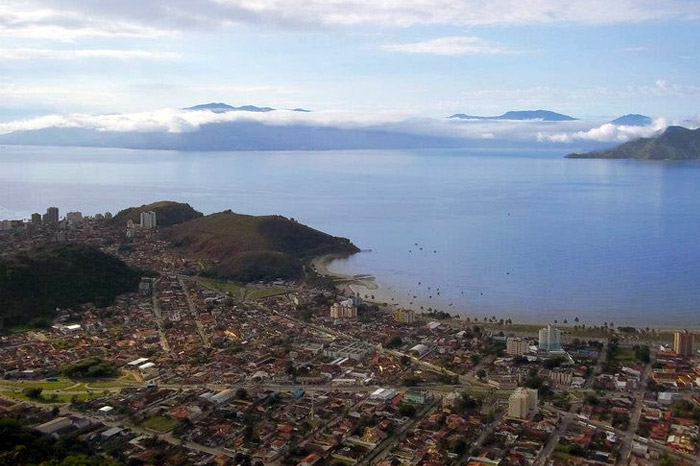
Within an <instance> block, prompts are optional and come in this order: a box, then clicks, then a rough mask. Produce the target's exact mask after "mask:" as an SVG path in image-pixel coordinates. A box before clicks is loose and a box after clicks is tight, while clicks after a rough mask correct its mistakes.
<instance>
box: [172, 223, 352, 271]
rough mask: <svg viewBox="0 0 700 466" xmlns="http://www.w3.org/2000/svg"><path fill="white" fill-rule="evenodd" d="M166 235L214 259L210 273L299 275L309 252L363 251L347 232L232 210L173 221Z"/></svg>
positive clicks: (188, 249)
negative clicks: (339, 234) (343, 235)
mask: <svg viewBox="0 0 700 466" xmlns="http://www.w3.org/2000/svg"><path fill="white" fill-rule="evenodd" d="M163 235H164V237H165V238H166V239H168V240H169V241H171V242H172V243H173V244H174V245H175V246H177V247H180V248H182V249H183V250H184V251H185V252H186V253H188V254H190V255H192V256H195V257H198V258H202V259H207V260H209V261H211V262H212V263H213V266H212V267H211V268H210V269H209V270H207V271H206V272H207V273H208V274H210V275H214V276H219V277H225V278H230V279H233V280H238V281H246V282H247V281H257V280H269V279H275V278H283V279H295V278H299V277H300V276H301V274H302V271H303V267H302V261H303V260H304V259H306V258H310V257H314V256H320V255H323V254H335V253H348V254H351V253H355V252H358V251H359V250H358V249H357V247H355V246H354V245H353V244H352V243H351V242H350V241H349V240H348V239H346V238H338V237H334V236H331V235H328V234H326V233H323V232H320V231H318V230H314V229H313V228H310V227H307V226H305V225H302V224H300V223H298V222H296V221H294V220H290V219H287V218H285V217H281V216H263V217H254V216H251V215H241V214H235V213H233V212H231V211H230V210H227V211H225V212H220V213H217V214H212V215H208V216H206V217H201V218H198V219H195V220H191V221H189V222H186V223H183V224H180V225H176V226H173V227H171V228H168V229H166V230H164V231H163Z"/></svg>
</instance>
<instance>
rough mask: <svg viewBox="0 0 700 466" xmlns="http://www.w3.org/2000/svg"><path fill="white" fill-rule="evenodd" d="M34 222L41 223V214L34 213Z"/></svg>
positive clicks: (35, 223)
mask: <svg viewBox="0 0 700 466" xmlns="http://www.w3.org/2000/svg"><path fill="white" fill-rule="evenodd" d="M32 224H34V225H41V214H32Z"/></svg>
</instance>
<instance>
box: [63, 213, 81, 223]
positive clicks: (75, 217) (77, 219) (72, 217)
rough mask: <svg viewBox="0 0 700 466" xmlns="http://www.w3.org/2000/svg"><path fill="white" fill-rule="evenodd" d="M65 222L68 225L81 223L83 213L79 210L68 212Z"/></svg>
mask: <svg viewBox="0 0 700 466" xmlns="http://www.w3.org/2000/svg"><path fill="white" fill-rule="evenodd" d="M66 222H68V224H69V225H82V223H83V214H82V213H81V212H68V213H67V214H66Z"/></svg>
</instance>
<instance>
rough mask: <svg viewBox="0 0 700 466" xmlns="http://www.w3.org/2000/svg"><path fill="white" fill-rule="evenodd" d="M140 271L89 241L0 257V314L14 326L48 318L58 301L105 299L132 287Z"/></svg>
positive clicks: (104, 302) (101, 302)
mask: <svg viewBox="0 0 700 466" xmlns="http://www.w3.org/2000/svg"><path fill="white" fill-rule="evenodd" d="M140 276H141V274H140V273H139V272H138V271H136V270H133V269H131V268H129V267H127V265H126V264H124V263H123V262H122V261H121V260H119V259H117V258H116V257H113V256H110V255H109V254H105V253H103V252H100V251H98V250H97V249H94V248H92V247H89V246H84V245H79V244H65V243H49V244H46V245H43V246H40V247H37V248H34V249H31V250H29V251H24V252H20V253H17V254H15V255H13V256H11V257H9V258H0V317H2V318H3V320H4V325H5V326H7V327H12V326H17V325H24V324H27V323H31V322H32V321H36V320H47V319H50V318H51V317H52V315H53V312H54V309H55V308H56V307H73V306H76V305H78V304H82V303H88V302H93V303H95V304H96V305H107V304H109V303H111V302H112V301H113V300H114V298H115V297H116V296H117V295H119V294H121V293H125V292H128V291H134V290H135V289H136V288H137V287H138V283H139V281H140Z"/></svg>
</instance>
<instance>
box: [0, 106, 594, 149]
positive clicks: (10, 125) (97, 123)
mask: <svg viewBox="0 0 700 466" xmlns="http://www.w3.org/2000/svg"><path fill="white" fill-rule="evenodd" d="M234 121H249V122H250V121H252V122H259V123H262V124H266V125H277V126H280V125H282V126H283V125H307V126H326V127H336V128H343V129H362V128H367V129H377V130H385V131H395V132H405V133H411V134H422V135H433V136H449V137H461V138H469V139H503V140H521V141H530V142H531V141H535V140H536V139H537V137H538V135H540V134H542V135H548V136H550V135H552V136H554V135H555V133H556V132H566V133H567V134H568V133H574V132H577V131H584V130H587V129H588V128H589V127H590V123H585V122H581V121H571V122H560V123H551V122H541V121H462V120H450V119H446V118H425V117H417V116H415V115H413V114H408V113H405V112H382V113H372V114H368V113H354V112H338V111H324V112H312V113H300V112H293V111H286V110H277V111H274V112H266V113H255V112H227V113H214V112H210V111H207V110H202V111H188V110H181V109H160V110H156V111H152V112H140V113H125V114H107V115H91V114H80V113H75V114H69V115H48V116H44V117H38V118H31V119H26V120H18V121H11V122H7V123H0V134H3V133H9V132H13V131H20V130H36V129H42V128H51V127H56V128H87V129H94V130H97V131H137V132H170V133H182V132H189V131H196V130H197V129H198V128H199V127H201V126H202V125H205V124H209V123H224V122H234ZM540 140H542V141H544V140H548V139H542V138H541V139H540Z"/></svg>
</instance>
